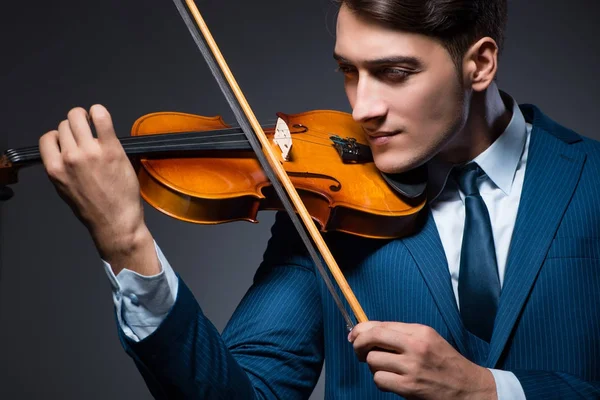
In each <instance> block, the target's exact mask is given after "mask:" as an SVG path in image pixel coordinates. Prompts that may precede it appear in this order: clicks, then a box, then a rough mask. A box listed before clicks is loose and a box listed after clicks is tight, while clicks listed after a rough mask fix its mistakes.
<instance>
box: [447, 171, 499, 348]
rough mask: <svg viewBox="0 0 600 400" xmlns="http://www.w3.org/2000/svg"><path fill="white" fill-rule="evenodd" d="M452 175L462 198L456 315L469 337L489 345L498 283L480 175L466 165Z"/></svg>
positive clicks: (496, 302) (481, 172)
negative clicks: (471, 336) (460, 318)
mask: <svg viewBox="0 0 600 400" xmlns="http://www.w3.org/2000/svg"><path fill="white" fill-rule="evenodd" d="M455 173H456V175H455V177H456V181H457V183H458V186H459V187H460V190H461V191H462V192H463V194H464V195H465V230H464V233H463V242H462V248H461V253H460V273H459V276H458V299H459V302H460V315H461V317H462V320H463V323H464V325H465V327H466V328H467V329H468V330H469V331H470V332H471V333H473V334H475V335H477V336H478V337H480V338H481V339H483V340H485V341H486V342H488V343H489V341H490V339H491V337H492V331H493V329H494V320H495V318H496V311H497V309H498V301H499V299H500V279H499V277H498V266H497V263H496V250H495V248H494V236H493V234H492V225H491V223H490V216H489V214H488V210H487V207H486V206H485V203H484V202H483V199H482V198H481V195H480V194H479V190H478V189H477V178H478V177H479V176H481V175H483V171H482V170H481V168H479V166H478V165H477V164H475V163H470V164H468V165H466V166H465V167H463V168H460V169H458V170H456V171H455Z"/></svg>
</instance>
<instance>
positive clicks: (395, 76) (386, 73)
mask: <svg viewBox="0 0 600 400" xmlns="http://www.w3.org/2000/svg"><path fill="white" fill-rule="evenodd" d="M379 75H380V76H381V77H382V78H385V79H390V80H396V81H401V80H404V79H406V78H408V76H409V75H410V72H409V71H407V70H405V69H401V68H383V69H382V70H381V71H380V72H379Z"/></svg>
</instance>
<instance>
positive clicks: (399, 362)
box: [348, 321, 497, 399]
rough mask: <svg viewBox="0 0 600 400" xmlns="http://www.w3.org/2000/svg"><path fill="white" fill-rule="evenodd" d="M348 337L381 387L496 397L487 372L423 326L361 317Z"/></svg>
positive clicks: (411, 394) (428, 395)
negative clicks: (366, 319)
mask: <svg viewBox="0 0 600 400" xmlns="http://www.w3.org/2000/svg"><path fill="white" fill-rule="evenodd" d="M348 340H349V341H350V342H351V343H352V344H353V346H354V351H355V352H356V355H357V356H358V359H359V360H360V361H361V362H366V363H367V364H368V365H369V368H370V369H371V372H372V373H373V379H374V381H375V384H376V385H377V387H378V388H379V389H380V390H382V391H385V392H393V393H396V394H399V395H401V396H403V397H406V398H418V399H497V395H496V383H495V380H494V376H493V375H492V373H491V372H490V371H489V370H488V369H486V368H483V367H480V366H478V365H476V364H474V363H472V362H471V361H469V360H467V359H466V358H465V357H463V356H462V355H461V354H460V353H459V352H457V351H456V350H455V349H454V348H453V347H452V346H451V345H450V344H449V343H448V342H447V341H446V340H444V339H443V338H442V337H441V336H440V335H439V334H438V333H437V332H436V331H435V330H434V329H433V328H431V327H429V326H425V325H419V324H405V323H401V322H376V321H370V322H364V323H361V324H358V325H356V326H355V327H354V329H353V330H352V332H350V334H349V335H348Z"/></svg>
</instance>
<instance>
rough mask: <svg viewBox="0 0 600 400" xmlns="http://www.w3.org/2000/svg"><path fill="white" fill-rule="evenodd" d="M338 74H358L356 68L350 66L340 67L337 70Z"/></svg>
mask: <svg viewBox="0 0 600 400" xmlns="http://www.w3.org/2000/svg"><path fill="white" fill-rule="evenodd" d="M336 71H337V72H341V73H342V74H344V75H349V74H353V73H355V72H356V68H354V67H351V66H349V65H338V67H337V68H336Z"/></svg>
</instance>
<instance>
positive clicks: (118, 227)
mask: <svg viewBox="0 0 600 400" xmlns="http://www.w3.org/2000/svg"><path fill="white" fill-rule="evenodd" d="M505 19H506V1H505V0H504V1H503V0H471V1H464V0H429V1H418V2H413V1H410V0H371V1H364V0H363V1H360V0H343V1H341V6H340V12H339V17H338V23H337V40H336V46H335V50H334V52H335V58H336V60H337V61H338V64H339V69H340V71H341V72H342V73H343V75H344V80H345V88H346V92H347V95H348V98H349V100H350V103H351V105H352V108H353V116H354V119H355V120H356V121H357V122H359V123H360V124H361V125H362V127H363V128H364V131H365V134H366V138H367V140H368V141H369V144H370V146H371V149H372V151H373V156H374V161H375V164H376V166H377V167H378V168H379V169H380V170H381V171H382V172H385V173H395V172H403V171H407V170H410V169H413V168H415V167H418V166H420V165H423V164H427V166H428V171H429V187H428V191H429V192H428V194H429V210H428V214H427V215H426V216H425V218H424V222H423V226H422V228H421V229H420V230H419V231H418V232H416V233H415V234H414V235H411V236H410V237H407V238H403V239H398V240H389V241H381V240H369V239H363V238H357V237H352V236H349V235H345V234H328V235H327V240H328V244H329V245H330V247H331V249H332V252H333V254H334V255H335V256H336V259H337V260H338V263H339V264H340V266H341V267H342V269H343V270H344V273H345V275H346V277H347V279H348V282H349V283H350V285H351V287H352V288H353V289H354V291H355V293H356V294H357V297H358V298H359V299H360V300H361V304H362V306H363V308H364V309H365V312H366V313H367V315H368V316H369V317H370V319H371V320H372V322H367V323H364V324H359V325H357V326H356V327H355V328H354V330H353V331H352V332H351V333H350V334H349V335H348V336H347V337H348V340H346V332H344V321H343V319H342V317H341V315H340V313H339V311H338V310H337V308H336V307H335V303H334V302H333V300H332V299H331V297H330V296H329V295H328V293H327V291H326V288H325V286H324V284H323V283H322V281H321V280H320V279H319V277H318V275H317V274H316V272H315V270H314V266H313V265H312V263H311V261H310V259H309V258H308V257H307V255H306V252H305V250H304V249H303V248H302V245H301V243H300V242H299V240H298V238H297V236H296V235H295V234H294V232H293V230H292V228H291V226H290V223H289V221H288V220H287V218H285V217H284V216H283V215H279V216H278V218H277V222H276V224H275V226H274V227H273V237H272V239H271V241H270V242H269V247H268V249H267V251H266V253H265V256H264V261H263V263H262V264H261V266H260V268H259V270H258V272H257V274H256V278H255V283H254V285H253V286H252V288H251V289H250V290H249V292H248V293H247V295H246V296H245V298H244V300H243V301H242V303H241V304H240V306H239V308H238V309H237V310H236V312H235V314H234V316H233V317H232V319H231V321H230V323H229V325H228V326H227V328H226V329H225V331H224V333H223V335H222V337H221V336H220V335H219V334H218V332H217V331H216V330H215V329H214V327H213V326H212V325H211V324H210V322H209V321H208V320H207V319H206V318H205V317H204V316H203V315H202V312H201V309H200V307H199V306H198V304H197V303H196V301H195V300H194V298H193V296H192V294H191V293H190V291H189V289H187V287H186V286H185V284H184V283H183V281H182V280H181V279H180V278H179V277H178V276H177V275H176V274H175V273H174V272H173V270H172V268H171V267H170V265H169V263H168V261H167V260H166V259H165V257H164V255H163V254H162V253H161V252H160V249H159V248H158V246H157V245H156V244H155V242H154V240H153V238H152V236H151V234H150V232H149V231H148V229H147V227H146V225H145V224H144V220H143V214H142V207H141V201H140V197H139V187H138V183H137V180H136V178H135V174H134V171H133V169H132V167H131V165H130V163H129V160H128V159H127V157H126V156H125V154H124V152H123V150H122V148H121V147H120V145H119V142H118V140H117V139H116V136H115V133H114V130H113V126H112V122H111V120H110V115H109V114H108V112H107V110H106V109H105V108H103V107H102V106H94V107H92V109H91V110H90V115H89V118H90V119H91V121H92V122H93V123H94V125H95V127H96V130H97V133H98V139H97V140H95V139H94V138H93V136H92V134H91V131H90V128H89V125H88V115H87V113H86V112H85V111H84V110H82V109H74V110H71V111H70V112H69V114H68V119H67V120H65V121H63V122H62V123H61V124H60V125H59V127H58V130H57V131H51V132H48V133H47V134H46V135H44V136H43V137H42V138H41V140H40V148H41V151H42V157H43V160H44V165H45V166H46V169H47V171H48V173H49V175H50V177H51V178H52V179H53V181H54V182H55V183H56V185H57V188H58V189H59V191H60V193H61V194H62V195H63V197H64V198H65V199H66V201H67V202H69V203H70V204H71V206H72V207H73V209H74V211H75V212H76V214H77V215H78V216H79V218H80V219H81V220H82V222H83V223H84V224H85V225H86V227H87V228H88V229H89V231H90V233H91V235H92V237H93V239H94V241H95V244H96V246H97V247H98V250H99V252H100V254H101V256H102V258H103V259H104V260H105V261H106V268H107V273H108V275H109V278H110V279H111V282H112V284H113V287H114V300H115V306H116V314H117V319H118V323H119V327H120V328H121V330H120V333H121V339H122V343H123V345H124V347H125V349H126V351H127V352H128V353H129V354H130V355H131V356H132V358H133V359H134V361H135V362H136V364H137V366H138V368H139V369H140V372H141V373H142V375H143V376H144V378H145V380H146V382H147V384H148V386H149V388H150V390H151V392H152V393H153V395H154V396H155V397H157V398H169V399H171V398H241V399H245V398H254V397H258V398H282V399H293V398H305V397H308V396H309V394H310V392H311V391H312V388H313V386H314V384H315V383H316V380H317V379H318V376H319V372H320V368H321V365H322V363H323V361H324V359H326V360H327V363H326V368H327V371H326V373H327V389H326V390H327V396H328V398H354V399H364V398H368V399H375V398H388V397H392V398H393V397H395V396H394V394H399V395H401V396H404V397H409V398H424V399H437V398H439V399H452V398H467V399H468V398H477V399H479V398H481V399H487V398H489V399H494V398H524V397H525V396H527V397H528V398H544V399H547V398H577V397H584V398H598V397H600V365H599V361H598V359H599V357H598V356H600V334H599V333H600V308H599V307H598V306H597V304H599V303H600V301H599V300H600V299H599V296H600V293H599V291H598V287H600V272H599V271H598V268H599V261H598V259H599V258H600V250H599V246H598V244H599V243H598V239H597V238H598V237H600V234H599V232H597V230H598V229H599V228H598V227H599V226H600V224H598V223H597V222H598V221H599V220H600V215H599V214H600V213H599V211H600V210H599V207H598V205H597V201H595V199H596V196H595V194H596V192H597V188H598V187H599V184H600V174H599V173H598V172H599V171H598V167H599V162H600V159H599V157H598V149H600V147H599V145H598V143H596V142H593V141H591V140H589V139H586V138H583V137H581V136H579V135H577V134H576V133H574V132H572V131H570V130H568V129H566V128H563V127H561V126H560V125H558V124H556V123H555V122H553V121H551V120H550V119H549V118H548V117H546V116H545V115H543V114H542V113H541V111H540V110H538V109H537V108H535V107H533V106H522V107H518V106H517V105H516V103H515V101H514V100H513V99H512V98H511V97H510V96H509V95H507V94H505V93H503V92H501V91H500V90H499V89H498V87H497V85H496V82H495V77H496V74H497V70H498V54H499V50H500V48H501V46H502V35H503V30H504V26H505ZM348 249H351V251H348ZM509 250H510V251H509ZM378 321H382V322H378Z"/></svg>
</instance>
